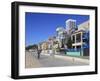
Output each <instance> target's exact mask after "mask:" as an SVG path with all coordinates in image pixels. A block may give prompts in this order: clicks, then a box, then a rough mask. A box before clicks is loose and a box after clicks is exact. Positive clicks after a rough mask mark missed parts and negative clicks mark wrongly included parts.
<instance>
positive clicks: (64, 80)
mask: <svg viewBox="0 0 100 81" xmlns="http://www.w3.org/2000/svg"><path fill="white" fill-rule="evenodd" d="M12 1H14V0H1V1H0V81H13V79H11V78H10V71H11V70H10V68H11V5H10V4H11V2H12ZM19 1H20V0H19ZM21 1H35V2H36V1H37V2H44V3H47V2H49V3H58V4H74V5H77V4H78V5H90V6H92V5H94V6H99V5H100V0H21ZM99 10H100V6H99ZM99 14H100V11H99ZM98 18H99V20H98V21H100V15H99V16H98ZM98 29H99V30H100V24H99V26H98ZM99 34H100V32H99ZM98 41H100V37H99V39H98ZM98 45H100V42H99V44H98ZM99 48H100V46H99ZM99 53H100V51H99ZM98 57H100V55H98ZM98 61H99V62H100V59H99V60H98ZM99 67H100V63H99ZM99 71H100V70H99ZM51 80H52V81H99V80H100V74H98V75H83V76H67V77H59V78H58V77H55V78H40V79H26V80H25V81H51ZM21 81H22V80H21Z"/></svg>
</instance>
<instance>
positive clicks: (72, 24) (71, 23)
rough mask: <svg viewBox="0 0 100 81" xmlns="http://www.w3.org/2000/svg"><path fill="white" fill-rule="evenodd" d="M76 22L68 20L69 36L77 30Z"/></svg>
mask: <svg viewBox="0 0 100 81" xmlns="http://www.w3.org/2000/svg"><path fill="white" fill-rule="evenodd" d="M76 27H77V26H76V20H74V19H68V20H66V30H67V32H68V34H72V33H73V32H74V31H75V29H76Z"/></svg>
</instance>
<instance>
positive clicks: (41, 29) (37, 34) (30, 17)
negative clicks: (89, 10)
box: [25, 12, 89, 46]
mask: <svg viewBox="0 0 100 81" xmlns="http://www.w3.org/2000/svg"><path fill="white" fill-rule="evenodd" d="M67 19H75V20H76V21H77V23H76V24H77V25H79V24H81V23H82V22H84V21H87V20H89V16H88V15H74V14H51V13H50V14H49V13H31V12H26V13H25V46H28V45H32V44H37V43H39V42H42V41H44V40H47V39H48V37H51V36H54V35H56V28H57V27H58V26H61V27H64V28H65V27H66V24H65V21H66V20H67Z"/></svg>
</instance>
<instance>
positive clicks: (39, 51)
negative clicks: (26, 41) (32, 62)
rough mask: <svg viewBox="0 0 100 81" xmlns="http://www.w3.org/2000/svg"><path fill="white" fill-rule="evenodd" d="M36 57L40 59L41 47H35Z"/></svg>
mask: <svg viewBox="0 0 100 81" xmlns="http://www.w3.org/2000/svg"><path fill="white" fill-rule="evenodd" d="M37 54H38V57H37V58H38V59H40V54H41V49H37Z"/></svg>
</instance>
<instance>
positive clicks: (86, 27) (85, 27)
mask: <svg viewBox="0 0 100 81" xmlns="http://www.w3.org/2000/svg"><path fill="white" fill-rule="evenodd" d="M78 30H84V31H89V20H88V21H85V22H83V23H82V24H80V25H78Z"/></svg>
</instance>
